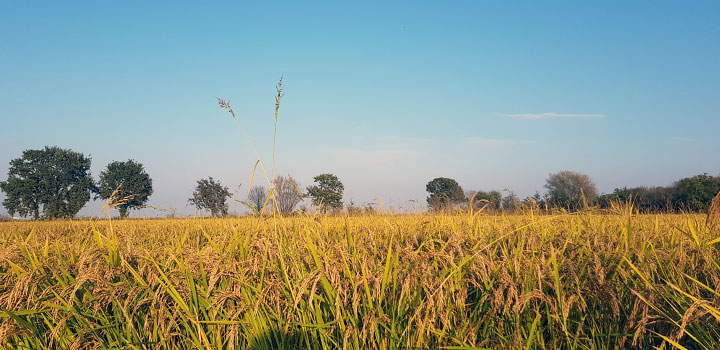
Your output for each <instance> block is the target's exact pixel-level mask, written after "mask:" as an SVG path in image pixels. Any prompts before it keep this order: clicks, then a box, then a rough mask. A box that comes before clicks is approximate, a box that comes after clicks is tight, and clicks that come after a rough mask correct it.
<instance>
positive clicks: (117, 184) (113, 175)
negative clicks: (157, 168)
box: [98, 159, 153, 218]
mask: <svg viewBox="0 0 720 350" xmlns="http://www.w3.org/2000/svg"><path fill="white" fill-rule="evenodd" d="M152 193H153V187H152V179H151V178H150V175H148V174H147V172H145V169H144V168H143V165H142V164H140V163H138V162H136V161H134V160H132V159H130V160H128V161H126V162H117V161H116V162H112V163H110V164H108V166H107V168H106V169H105V171H103V172H102V173H100V181H99V182H98V196H99V197H100V198H102V199H105V200H108V199H111V197H113V198H112V199H111V200H112V201H113V205H114V206H115V207H116V208H117V209H118V211H119V212H120V217H121V218H124V217H126V216H127V215H128V212H129V211H130V210H132V209H135V208H138V207H141V206H143V205H145V203H147V201H148V199H149V198H150V196H151V195H152Z"/></svg>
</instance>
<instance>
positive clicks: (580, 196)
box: [545, 171, 598, 210]
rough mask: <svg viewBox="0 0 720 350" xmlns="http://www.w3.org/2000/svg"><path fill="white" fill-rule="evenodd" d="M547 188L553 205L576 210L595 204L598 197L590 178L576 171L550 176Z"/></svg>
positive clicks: (561, 172)
mask: <svg viewBox="0 0 720 350" xmlns="http://www.w3.org/2000/svg"><path fill="white" fill-rule="evenodd" d="M546 182H547V183H546V184H545V188H547V189H548V199H549V201H550V203H551V204H553V205H555V206H558V207H563V208H568V209H570V210H576V209H580V208H582V207H583V206H584V205H585V204H586V203H593V202H595V200H596V199H597V197H598V194H597V189H596V188H595V184H594V183H593V182H592V180H591V179H590V176H588V175H585V174H581V173H578V172H574V171H560V172H557V173H554V174H550V176H549V177H548V178H547V180H546Z"/></svg>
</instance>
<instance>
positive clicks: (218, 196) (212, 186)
mask: <svg viewBox="0 0 720 350" xmlns="http://www.w3.org/2000/svg"><path fill="white" fill-rule="evenodd" d="M231 196H232V193H230V190H229V189H228V188H227V187H225V186H223V185H222V184H220V182H217V181H215V180H213V178H212V177H210V178H207V179H201V180H198V182H197V186H195V190H194V191H193V194H192V197H190V199H188V202H190V204H193V205H194V206H195V207H196V208H197V209H198V210H208V211H210V214H211V215H212V216H217V215H218V214H220V215H227V213H228V205H227V200H228V198H230V197H231Z"/></svg>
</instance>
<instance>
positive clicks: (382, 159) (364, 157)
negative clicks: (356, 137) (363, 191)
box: [329, 148, 418, 165]
mask: <svg viewBox="0 0 720 350" xmlns="http://www.w3.org/2000/svg"><path fill="white" fill-rule="evenodd" d="M329 151H330V156H331V157H332V159H333V160H334V161H336V162H340V163H352V164H363V165H368V164H373V165H378V164H386V163H395V162H398V161H401V160H406V159H408V158H412V157H415V156H417V155H418V152H416V151H413V150H403V149H377V150H364V149H356V148H334V149H330V150H329Z"/></svg>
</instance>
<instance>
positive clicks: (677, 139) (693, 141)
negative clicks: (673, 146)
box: [670, 136, 700, 145]
mask: <svg viewBox="0 0 720 350" xmlns="http://www.w3.org/2000/svg"><path fill="white" fill-rule="evenodd" d="M670 141H671V142H674V143H679V144H685V145H692V144H698V143H700V139H696V138H693V137H680V136H673V137H671V138H670Z"/></svg>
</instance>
